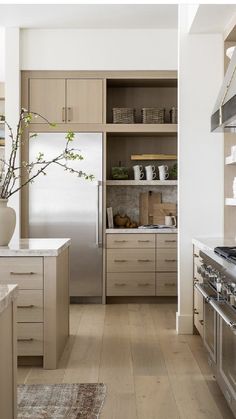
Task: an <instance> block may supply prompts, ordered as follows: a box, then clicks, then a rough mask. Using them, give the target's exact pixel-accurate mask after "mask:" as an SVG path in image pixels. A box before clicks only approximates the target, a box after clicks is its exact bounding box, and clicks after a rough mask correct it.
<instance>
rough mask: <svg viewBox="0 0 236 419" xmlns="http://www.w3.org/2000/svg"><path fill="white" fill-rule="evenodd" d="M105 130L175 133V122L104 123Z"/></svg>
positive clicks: (176, 126)
mask: <svg viewBox="0 0 236 419" xmlns="http://www.w3.org/2000/svg"><path fill="white" fill-rule="evenodd" d="M106 132H108V133H109V132H111V133H112V132H117V133H150V132H151V133H154V134H176V135H177V132H178V125H177V124H106Z"/></svg>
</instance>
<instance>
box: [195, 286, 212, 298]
mask: <svg viewBox="0 0 236 419" xmlns="http://www.w3.org/2000/svg"><path fill="white" fill-rule="evenodd" d="M194 286H195V287H196V289H197V290H198V291H199V292H200V293H201V294H202V295H203V297H204V298H205V300H206V301H207V302H209V301H210V300H211V297H210V295H209V294H208V293H207V292H206V291H205V290H204V288H203V287H202V285H201V284H198V283H195V285H194Z"/></svg>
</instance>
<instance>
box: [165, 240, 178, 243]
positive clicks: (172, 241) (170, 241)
mask: <svg viewBox="0 0 236 419" xmlns="http://www.w3.org/2000/svg"><path fill="white" fill-rule="evenodd" d="M165 243H177V240H165Z"/></svg>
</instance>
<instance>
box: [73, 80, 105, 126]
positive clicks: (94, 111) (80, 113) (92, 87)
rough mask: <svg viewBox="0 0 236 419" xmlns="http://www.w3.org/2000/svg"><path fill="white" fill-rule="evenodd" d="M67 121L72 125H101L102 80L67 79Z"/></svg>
mask: <svg viewBox="0 0 236 419" xmlns="http://www.w3.org/2000/svg"><path fill="white" fill-rule="evenodd" d="M66 85H67V88H66V91H67V95H66V97H67V121H68V122H74V123H82V124H85V123H89V124H99V123H102V104H103V101H102V98H103V91H102V80H95V79H68V80H67V81H66Z"/></svg>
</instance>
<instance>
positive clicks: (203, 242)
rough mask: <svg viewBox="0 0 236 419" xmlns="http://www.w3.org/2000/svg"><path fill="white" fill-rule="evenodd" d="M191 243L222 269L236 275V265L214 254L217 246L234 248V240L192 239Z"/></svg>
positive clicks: (214, 238)
mask: <svg viewBox="0 0 236 419" xmlns="http://www.w3.org/2000/svg"><path fill="white" fill-rule="evenodd" d="M192 243H193V244H194V245H195V246H196V247H198V249H200V250H202V251H203V252H204V253H205V254H206V255H207V256H209V257H211V258H212V259H213V260H215V261H216V262H217V263H218V264H220V265H221V266H222V267H223V268H225V269H227V270H228V271H230V272H231V273H232V274H233V275H236V265H235V264H234V263H232V262H229V261H227V260H226V259H224V258H223V257H221V256H219V255H217V254H216V253H215V252H214V248H215V247H217V246H236V240H234V239H226V238H224V237H202V238H194V239H192Z"/></svg>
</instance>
